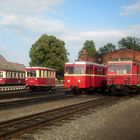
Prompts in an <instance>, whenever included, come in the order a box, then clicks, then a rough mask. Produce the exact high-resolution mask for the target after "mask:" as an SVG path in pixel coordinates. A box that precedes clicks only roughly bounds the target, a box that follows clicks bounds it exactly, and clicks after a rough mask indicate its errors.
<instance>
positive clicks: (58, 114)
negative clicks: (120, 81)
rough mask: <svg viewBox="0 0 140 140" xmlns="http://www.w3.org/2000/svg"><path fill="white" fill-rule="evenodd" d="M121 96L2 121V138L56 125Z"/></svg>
mask: <svg viewBox="0 0 140 140" xmlns="http://www.w3.org/2000/svg"><path fill="white" fill-rule="evenodd" d="M118 99H120V97H108V96H105V97H100V98H98V99H94V100H90V101H86V102H82V103H78V104H74V105H70V106H66V107H62V108H58V109H54V110H50V111H45V112H42V113H38V114H33V115H30V116H26V117H21V118H18V119H13V120H9V121H5V122H1V123H0V139H8V138H11V137H15V136H18V135H20V134H23V133H25V132H30V131H32V130H34V129H39V128H42V127H44V126H50V125H53V124H54V125H55V123H56V122H60V121H62V120H66V119H69V118H71V117H74V116H75V115H78V114H80V113H84V112H85V111H86V112H87V111H88V109H90V110H91V109H92V110H93V109H95V108H97V107H99V106H100V105H105V104H107V103H111V102H114V101H117V100H118Z"/></svg>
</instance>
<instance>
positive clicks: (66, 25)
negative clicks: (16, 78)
mask: <svg viewBox="0 0 140 140" xmlns="http://www.w3.org/2000/svg"><path fill="white" fill-rule="evenodd" d="M0 3H1V4H0V54H1V55H2V56H4V58H6V59H7V60H8V61H10V62H17V63H22V64H24V65H26V66H28V65H29V61H30V57H29V51H30V48H31V46H32V44H33V43H35V41H37V40H38V39H39V37H41V35H43V34H47V35H54V36H56V37H57V38H58V39H60V40H63V41H64V42H65V48H66V49H67V51H68V52H69V54H70V55H69V56H68V58H69V61H74V60H76V59H77V56H78V52H79V51H80V50H81V49H82V47H83V44H84V42H85V41H86V40H93V41H94V42H95V46H96V49H97V50H98V49H99V47H103V46H104V45H105V44H107V43H113V44H115V45H117V43H118V41H119V40H121V38H123V37H127V36H133V37H138V38H140V0H24V1H23V0H14V1H12V2H11V0H0Z"/></svg>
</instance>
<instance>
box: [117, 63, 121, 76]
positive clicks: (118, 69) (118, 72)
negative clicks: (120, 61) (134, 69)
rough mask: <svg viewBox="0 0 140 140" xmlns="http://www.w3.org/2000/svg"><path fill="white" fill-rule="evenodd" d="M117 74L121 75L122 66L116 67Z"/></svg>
mask: <svg viewBox="0 0 140 140" xmlns="http://www.w3.org/2000/svg"><path fill="white" fill-rule="evenodd" d="M117 74H122V65H118V66H117Z"/></svg>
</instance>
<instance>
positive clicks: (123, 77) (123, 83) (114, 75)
mask: <svg viewBox="0 0 140 140" xmlns="http://www.w3.org/2000/svg"><path fill="white" fill-rule="evenodd" d="M107 85H108V88H109V90H110V91H111V93H112V94H125V95H127V94H128V93H129V92H130V91H137V90H139V86H140V62H138V61H136V60H130V59H127V58H126V59H124V58H123V59H118V60H112V61H109V62H108V63H107Z"/></svg>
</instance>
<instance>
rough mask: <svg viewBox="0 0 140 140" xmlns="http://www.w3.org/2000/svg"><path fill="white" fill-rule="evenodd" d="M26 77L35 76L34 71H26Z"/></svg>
mask: <svg viewBox="0 0 140 140" xmlns="http://www.w3.org/2000/svg"><path fill="white" fill-rule="evenodd" d="M27 77H36V72H35V70H32V71H27Z"/></svg>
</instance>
